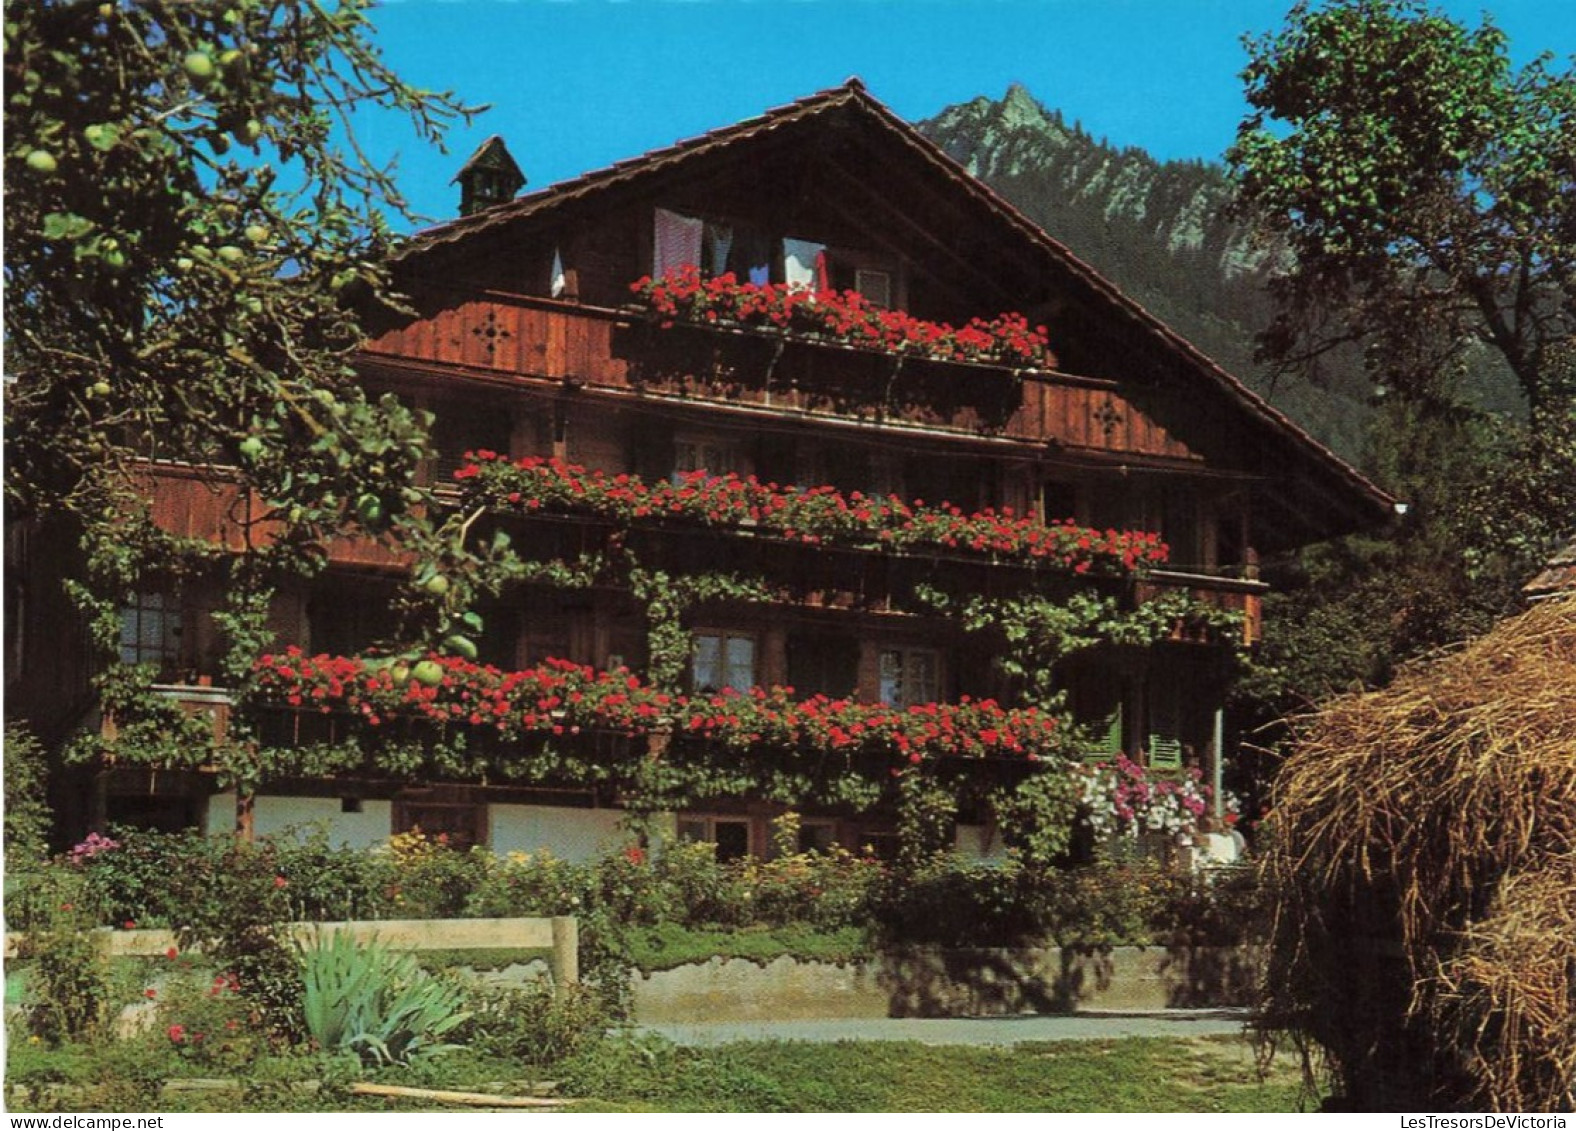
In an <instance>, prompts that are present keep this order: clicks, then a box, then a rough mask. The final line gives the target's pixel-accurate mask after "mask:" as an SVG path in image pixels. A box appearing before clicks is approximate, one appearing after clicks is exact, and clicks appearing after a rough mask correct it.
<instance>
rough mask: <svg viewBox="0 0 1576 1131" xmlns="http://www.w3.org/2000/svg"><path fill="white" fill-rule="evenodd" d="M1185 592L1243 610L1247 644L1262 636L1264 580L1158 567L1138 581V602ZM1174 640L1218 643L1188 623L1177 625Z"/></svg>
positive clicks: (1216, 604)
mask: <svg viewBox="0 0 1576 1131" xmlns="http://www.w3.org/2000/svg"><path fill="white" fill-rule="evenodd" d="M1178 591H1182V592H1185V593H1187V594H1188V595H1189V596H1190V597H1192V598H1193V599H1194V600H1196V601H1200V602H1202V603H1204V604H1206V605H1210V606H1212V607H1214V608H1217V609H1221V610H1223V611H1225V612H1231V613H1240V614H1241V616H1242V638H1241V641H1240V643H1241V644H1242V645H1243V646H1244V647H1249V648H1251V647H1253V646H1254V645H1255V644H1257V643H1258V642H1259V640H1260V639H1261V638H1262V635H1263V623H1264V616H1263V602H1264V594H1265V593H1267V592H1269V586H1268V585H1266V584H1265V583H1264V582H1262V581H1249V580H1246V579H1243V578H1236V577H1216V576H1211V575H1208V574H1198V573H1176V572H1172V571H1170V570H1155V571H1153V572H1152V573H1150V574H1149V575H1148V576H1147V577H1145V578H1144V579H1143V580H1142V581H1140V582H1138V585H1137V590H1136V596H1137V598H1138V600H1139V601H1141V602H1142V601H1150V600H1153V599H1155V598H1156V597H1159V596H1161V595H1162V594H1164V593H1168V592H1173V593H1174V592H1178ZM1171 638H1172V640H1175V641H1179V642H1188V643H1195V642H1196V643H1216V642H1217V641H1214V640H1211V639H1209V638H1208V634H1207V633H1206V634H1201V633H1197V632H1192V631H1190V630H1189V629H1188V627H1187V626H1185V625H1178V626H1177V628H1176V629H1175V630H1174V631H1173V633H1172V637H1171Z"/></svg>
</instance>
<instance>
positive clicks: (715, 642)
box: [690, 632, 755, 692]
mask: <svg viewBox="0 0 1576 1131" xmlns="http://www.w3.org/2000/svg"><path fill="white" fill-rule="evenodd" d="M690 684H691V686H692V687H694V689H695V690H696V691H701V692H716V691H722V690H724V689H727V688H732V689H733V690H734V691H748V690H749V689H750V688H752V687H754V686H755V637H753V636H745V635H741V634H737V633H731V632H697V633H696V634H695V651H694V654H693V657H692V659H691V662H690Z"/></svg>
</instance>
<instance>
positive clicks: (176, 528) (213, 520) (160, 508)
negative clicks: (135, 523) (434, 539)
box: [140, 462, 407, 569]
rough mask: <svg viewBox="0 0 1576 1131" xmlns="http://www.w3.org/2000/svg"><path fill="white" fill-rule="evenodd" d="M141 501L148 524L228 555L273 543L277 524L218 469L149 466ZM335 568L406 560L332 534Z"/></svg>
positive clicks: (372, 543)
mask: <svg viewBox="0 0 1576 1131" xmlns="http://www.w3.org/2000/svg"><path fill="white" fill-rule="evenodd" d="M141 477H142V482H141V484H140V486H141V490H142V494H143V497H144V498H146V499H148V500H149V501H150V504H151V508H152V517H153V521H154V524H155V525H156V526H158V528H159V529H160V530H163V531H164V532H166V533H168V534H173V535H175V536H177V537H181V538H194V539H198V540H200V541H205V542H209V543H212V544H214V545H216V546H221V547H223V548H224V549H226V550H229V551H231V552H232V553H237V554H239V553H243V552H245V551H246V550H247V549H248V548H252V549H263V548H265V547H267V546H269V545H270V544H272V542H273V541H274V539H275V538H276V537H277V535H278V532H279V524H278V523H276V522H272V521H270V520H269V519H268V517H267V514H268V508H267V505H266V504H265V503H264V502H263V500H262V499H261V498H260V497H258V496H257V495H256V493H251V494H247V493H245V492H243V491H242V489H241V486H240V484H239V483H234V482H229V481H228V480H227V479H226V477H225V473H224V469H222V468H207V467H196V466H193V465H190V464H180V463H167V462H160V463H150V464H148V465H146V467H145V468H144V469H143V470H142V472H141ZM327 550H328V557H329V561H331V562H333V563H334V564H336V565H347V566H363V567H365V566H371V567H378V568H395V569H397V568H403V567H404V566H405V565H406V564H407V562H406V559H405V558H404V557H402V556H401V555H399V554H396V553H395V552H394V551H393V550H392V549H390V548H389V547H388V546H386V545H384V544H383V543H381V542H378V541H376V540H374V539H371V538H354V537H346V536H344V535H336V536H334V537H333V538H331V539H330V540H329V542H328V546H327Z"/></svg>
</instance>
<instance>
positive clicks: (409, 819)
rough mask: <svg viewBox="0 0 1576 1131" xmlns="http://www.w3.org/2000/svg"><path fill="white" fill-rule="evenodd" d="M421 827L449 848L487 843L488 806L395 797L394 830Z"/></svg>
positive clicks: (414, 829) (464, 848)
mask: <svg viewBox="0 0 1576 1131" xmlns="http://www.w3.org/2000/svg"><path fill="white" fill-rule="evenodd" d="M417 830H420V831H421V832H422V833H423V834H424V835H426V836H427V837H428V838H430V839H432V840H435V841H438V842H440V843H441V844H443V845H445V846H446V847H449V848H454V849H458V850H460V851H465V850H467V849H470V848H474V847H475V846H476V845H478V844H486V843H487V806H485V805H482V804H479V803H476V802H471V801H437V800H427V799H425V798H421V799H406V798H396V799H395V801H394V831H395V832H396V833H408V832H415V831H417Z"/></svg>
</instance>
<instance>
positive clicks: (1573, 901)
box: [1262, 597, 1576, 1111]
mask: <svg viewBox="0 0 1576 1131" xmlns="http://www.w3.org/2000/svg"><path fill="white" fill-rule="evenodd" d="M1270 833H1271V839H1272V848H1271V850H1270V852H1269V853H1268V856H1267V859H1266V864H1265V868H1266V880H1267V882H1268V883H1270V884H1271V885H1272V888H1273V890H1274V891H1275V892H1276V895H1277V911H1276V922H1275V936H1274V938H1275V944H1274V947H1273V952H1272V958H1271V963H1270V969H1269V979H1268V982H1267V989H1266V997H1267V1001H1266V1006H1265V1009H1264V1015H1263V1018H1262V1020H1263V1023H1264V1025H1265V1027H1266V1031H1269V1030H1275V1029H1278V1030H1282V1031H1289V1032H1291V1033H1293V1034H1294V1035H1295V1037H1296V1038H1297V1039H1298V1040H1299V1041H1300V1042H1301V1043H1302V1045H1303V1047H1304V1050H1305V1051H1312V1052H1314V1053H1315V1054H1316V1055H1318V1056H1320V1057H1322V1059H1323V1062H1324V1064H1325V1066H1326V1068H1327V1069H1328V1071H1329V1075H1330V1082H1331V1084H1332V1085H1333V1087H1334V1089H1335V1091H1336V1093H1337V1094H1338V1095H1339V1096H1341V1097H1343V1099H1344V1101H1345V1103H1347V1104H1348V1105H1350V1106H1352V1107H1354V1108H1358V1109H1362V1110H1370V1111H1382V1110H1414V1111H1415V1110H1436V1111H1437V1110H1489V1111H1570V1110H1572V1108H1573V1106H1576V597H1561V598H1558V599H1554V600H1549V601H1547V602H1544V603H1542V604H1540V605H1539V606H1537V607H1535V608H1534V609H1533V610H1532V611H1530V612H1528V613H1526V614H1524V615H1522V616H1520V617H1517V618H1516V619H1514V620H1510V621H1507V622H1506V623H1504V624H1502V625H1501V626H1500V627H1499V628H1497V629H1496V630H1495V631H1493V632H1492V633H1490V634H1489V635H1488V636H1486V637H1484V638H1482V639H1481V640H1479V641H1477V642H1476V643H1474V644H1472V645H1471V646H1469V647H1467V648H1465V649H1464V650H1462V651H1461V652H1459V653H1456V654H1454V655H1451V656H1448V657H1445V658H1442V659H1436V660H1433V661H1431V662H1428V663H1424V664H1420V665H1417V666H1414V667H1411V668H1409V669H1406V670H1404V671H1403V672H1402V674H1401V675H1400V677H1399V678H1397V679H1396V681H1395V682H1394V683H1393V684H1392V685H1391V686H1390V687H1389V688H1388V689H1386V690H1384V691H1381V692H1376V693H1370V694H1361V695H1352V696H1347V697H1343V698H1340V699H1337V700H1335V701H1333V702H1331V703H1330V704H1329V705H1327V706H1326V707H1325V708H1324V709H1322V710H1321V711H1319V712H1318V713H1317V714H1315V715H1313V716H1310V717H1309V718H1308V719H1306V720H1303V722H1302V724H1301V725H1300V727H1299V730H1298V743H1297V751H1296V753H1295V755H1294V756H1293V757H1292V758H1291V759H1290V760H1288V762H1287V763H1286V766H1285V767H1284V769H1283V771H1282V773H1281V776H1280V778H1279V780H1278V781H1277V784H1276V791H1275V804H1274V810H1273V813H1272V817H1271V820H1270Z"/></svg>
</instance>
